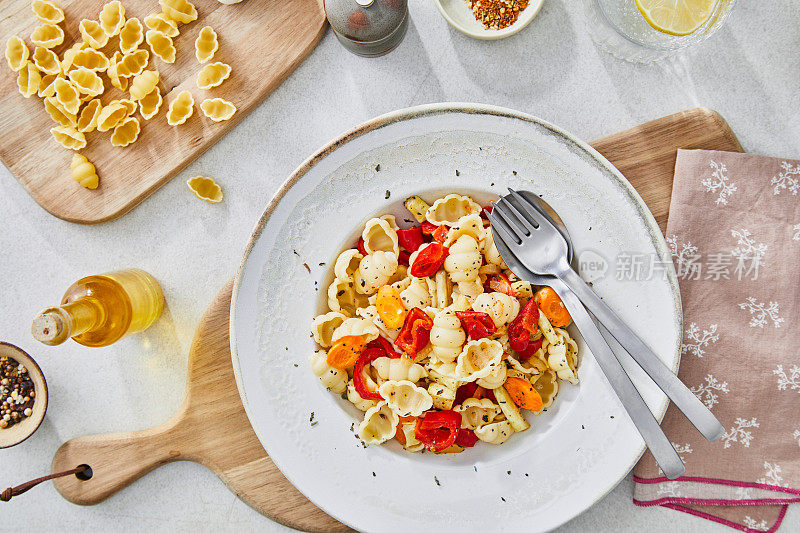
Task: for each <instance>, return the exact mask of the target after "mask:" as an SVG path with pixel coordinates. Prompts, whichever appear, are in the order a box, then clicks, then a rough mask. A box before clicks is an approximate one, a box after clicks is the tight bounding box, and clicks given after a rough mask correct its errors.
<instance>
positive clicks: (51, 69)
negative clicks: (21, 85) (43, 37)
mask: <svg viewBox="0 0 800 533" xmlns="http://www.w3.org/2000/svg"><path fill="white" fill-rule="evenodd" d="M33 64H34V65H36V68H37V69H39V72H40V73H42V74H61V61H60V60H59V59H58V56H57V55H56V53H55V52H53V51H52V50H48V49H47V48H42V47H41V46H37V47H36V48H35V49H34V50H33Z"/></svg>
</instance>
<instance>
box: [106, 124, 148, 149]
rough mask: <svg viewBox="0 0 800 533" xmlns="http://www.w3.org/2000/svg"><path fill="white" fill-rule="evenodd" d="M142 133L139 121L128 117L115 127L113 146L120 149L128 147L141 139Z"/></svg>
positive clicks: (112, 137)
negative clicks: (140, 134) (140, 133)
mask: <svg viewBox="0 0 800 533" xmlns="http://www.w3.org/2000/svg"><path fill="white" fill-rule="evenodd" d="M140 131H141V126H140V125H139V119H137V118H136V117H127V118H125V119H124V120H123V121H122V122H120V123H119V124H117V125H116V126H114V133H112V134H111V144H112V145H113V146H119V147H125V146H128V145H129V144H131V143H132V142H134V141H136V139H138V138H139V132H140Z"/></svg>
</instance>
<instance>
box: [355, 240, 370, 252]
mask: <svg viewBox="0 0 800 533" xmlns="http://www.w3.org/2000/svg"><path fill="white" fill-rule="evenodd" d="M356 248H358V251H359V252H361V255H369V254H367V249H366V248H365V247H364V237H359V238H358V246H356Z"/></svg>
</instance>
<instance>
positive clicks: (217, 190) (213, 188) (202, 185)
mask: <svg viewBox="0 0 800 533" xmlns="http://www.w3.org/2000/svg"><path fill="white" fill-rule="evenodd" d="M186 185H188V186H189V189H191V190H192V192H193V193H194V195H195V196H197V197H198V198H200V199H201V200H205V201H206V202H209V203H212V204H216V203H219V202H221V201H222V187H220V186H219V184H217V182H216V181H214V180H213V179H211V178H206V177H204V176H195V177H193V178H189V179H188V180H186Z"/></svg>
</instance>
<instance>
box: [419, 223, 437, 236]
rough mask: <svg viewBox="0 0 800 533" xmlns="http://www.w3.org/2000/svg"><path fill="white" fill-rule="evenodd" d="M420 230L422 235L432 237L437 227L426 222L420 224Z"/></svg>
mask: <svg viewBox="0 0 800 533" xmlns="http://www.w3.org/2000/svg"><path fill="white" fill-rule="evenodd" d="M420 228H421V229H422V234H423V235H427V236H429V237H430V236H431V235H433V232H434V231H436V230H437V229H438V228H439V226H437V225H436V224H432V223H431V222H428V221H427V220H426V221H425V222H423V223H422V225H421V226H420Z"/></svg>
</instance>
